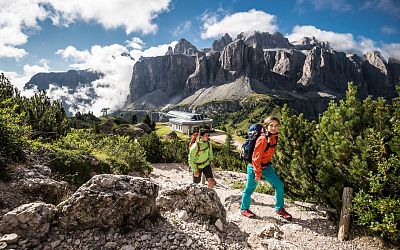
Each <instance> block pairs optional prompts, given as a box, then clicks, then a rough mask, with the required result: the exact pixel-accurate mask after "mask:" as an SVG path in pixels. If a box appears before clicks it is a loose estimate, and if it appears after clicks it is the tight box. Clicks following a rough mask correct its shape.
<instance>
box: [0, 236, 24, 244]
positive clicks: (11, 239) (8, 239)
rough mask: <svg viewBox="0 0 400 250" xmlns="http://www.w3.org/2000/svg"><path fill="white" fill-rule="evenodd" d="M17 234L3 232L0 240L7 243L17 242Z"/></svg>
mask: <svg viewBox="0 0 400 250" xmlns="http://www.w3.org/2000/svg"><path fill="white" fill-rule="evenodd" d="M18 239H19V236H18V235H17V234H5V235H3V237H1V238H0V242H5V243H7V245H11V244H14V243H17V242H18Z"/></svg>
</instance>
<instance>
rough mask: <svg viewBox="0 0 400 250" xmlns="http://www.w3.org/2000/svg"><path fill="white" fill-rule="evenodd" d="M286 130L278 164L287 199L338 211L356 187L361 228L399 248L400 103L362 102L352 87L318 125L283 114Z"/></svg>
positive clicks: (399, 100) (356, 210)
mask: <svg viewBox="0 0 400 250" xmlns="http://www.w3.org/2000/svg"><path fill="white" fill-rule="evenodd" d="M399 90H400V89H399ZM281 125H282V126H281V129H280V131H279V132H280V139H279V145H278V151H277V153H276V156H275V159H274V164H275V165H276V167H277V171H278V172H279V174H280V176H281V177H282V180H283V182H284V183H285V187H286V190H287V194H288V195H289V196H291V197H293V198H299V197H300V198H302V199H305V200H311V201H317V202H318V203H322V204H325V205H328V206H333V207H335V208H336V209H337V210H338V212H339V211H340V208H341V195H342V191H343V188H344V187H346V186H347V187H352V188H353V190H354V193H355V198H354V201H353V212H354V216H355V221H356V223H358V224H359V225H363V226H367V227H369V228H370V229H371V230H372V231H374V232H376V233H378V234H380V235H381V236H383V237H384V238H385V239H387V240H389V241H391V242H393V243H395V244H399V243H400V242H399V234H400V233H399V232H400V207H399V201H400V196H399V194H400V177H399V176H400V160H399V159H400V146H399V145H400V143H399V141H400V98H399V97H398V98H395V99H394V100H393V102H392V104H391V105H390V104H388V103H387V102H386V101H385V100H383V99H381V98H379V99H376V100H373V99H372V98H367V99H366V100H364V101H360V100H358V99H357V91H356V88H355V87H354V86H353V85H352V84H349V89H348V91H347V94H346V99H345V100H342V101H340V102H339V103H334V102H331V103H330V104H329V107H328V109H327V111H325V112H324V113H323V115H322V116H321V117H320V119H319V122H318V123H315V122H309V121H307V120H305V119H304V118H302V116H301V115H300V116H295V115H290V114H289V113H288V112H287V111H285V109H284V110H283V111H282V124H281ZM338 214H339V213H338Z"/></svg>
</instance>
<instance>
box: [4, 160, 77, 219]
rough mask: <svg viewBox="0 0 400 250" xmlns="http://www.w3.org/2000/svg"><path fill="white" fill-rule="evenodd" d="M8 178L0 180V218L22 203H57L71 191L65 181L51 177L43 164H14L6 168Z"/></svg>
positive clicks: (49, 170)
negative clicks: (5, 180) (3, 180)
mask: <svg viewBox="0 0 400 250" xmlns="http://www.w3.org/2000/svg"><path fill="white" fill-rule="evenodd" d="M7 173H8V175H9V180H8V181H7V182H1V181H0V194H1V195H0V197H1V198H0V218H1V216H3V215H4V214H5V213H7V212H9V211H10V210H12V209H14V208H16V207H18V206H21V205H23V204H27V203H31V202H37V201H41V202H44V203H49V204H53V205H57V204H58V203H59V202H60V201H61V199H63V197H66V196H68V195H69V194H70V193H71V187H70V186H69V185H68V183H67V182H65V181H57V180H54V179H52V178H51V175H52V174H51V169H50V168H49V167H47V166H44V165H39V164H37V165H32V166H23V165H15V166H10V167H8V168H7Z"/></svg>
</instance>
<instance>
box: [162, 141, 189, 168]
mask: <svg viewBox="0 0 400 250" xmlns="http://www.w3.org/2000/svg"><path fill="white" fill-rule="evenodd" d="M188 143H189V142H188V141H185V140H179V139H175V140H164V141H163V142H162V144H163V150H162V159H163V162H166V163H167V162H168V163H171V162H179V163H187V160H188V154H189V149H188Z"/></svg>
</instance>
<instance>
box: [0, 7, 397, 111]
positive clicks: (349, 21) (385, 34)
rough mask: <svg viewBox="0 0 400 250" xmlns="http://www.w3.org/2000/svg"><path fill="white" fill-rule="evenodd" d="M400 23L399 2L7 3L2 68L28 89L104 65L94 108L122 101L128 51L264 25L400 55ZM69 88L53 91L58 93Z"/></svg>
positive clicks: (1, 24) (148, 51) (2, 10)
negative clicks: (53, 76) (49, 75)
mask: <svg viewBox="0 0 400 250" xmlns="http://www.w3.org/2000/svg"><path fill="white" fill-rule="evenodd" d="M399 21H400V1H398V0H367V1H350V0H282V1H272V0H226V1H216V0H202V1H193V0H113V1H109V0H96V1H94V0H92V1H91V0H68V1H64V0H0V72H5V74H6V75H7V76H8V77H9V78H10V79H11V80H12V82H13V83H14V84H15V85H16V86H17V87H18V88H20V89H22V87H23V85H24V83H25V82H27V81H28V80H29V79H30V77H31V76H32V75H33V74H35V73H38V72H51V71H66V70H69V69H86V68H91V69H95V70H99V71H102V72H103V73H105V75H106V76H109V78H107V77H106V79H104V80H103V82H102V83H97V85H96V83H94V85H93V86H92V87H94V88H96V87H97V86H103V85H104V82H105V81H108V85H109V88H110V89H112V91H111V92H108V93H112V95H113V96H114V98H113V97H112V96H107V95H106V94H105V92H107V90H106V89H99V96H101V97H102V98H100V99H102V101H101V102H99V103H97V104H96V103H93V105H96V107H98V106H100V105H106V104H107V103H108V102H112V103H116V104H115V105H116V106H118V105H119V104H118V103H120V102H121V100H122V99H124V97H126V92H127V90H128V87H129V81H130V78H131V71H132V66H133V64H134V62H133V61H131V60H128V59H127V58H125V57H121V56H120V54H121V53H122V52H127V53H130V54H131V56H132V57H133V58H135V59H137V58H139V57H140V56H157V55H163V54H164V53H165V52H166V50H167V48H168V46H169V45H174V44H175V43H176V41H178V40H179V39H180V38H186V39H187V40H188V41H190V42H191V43H192V44H194V45H195V46H196V47H198V48H199V49H201V48H205V47H210V46H211V44H212V42H213V40H215V39H218V38H219V37H220V36H222V35H223V34H224V33H229V34H230V35H231V36H232V37H236V35H237V34H238V33H239V32H241V31H254V30H259V31H268V32H270V33H273V32H275V31H279V32H281V33H282V34H283V35H284V36H286V37H287V38H288V39H289V40H290V41H294V40H298V39H301V38H302V37H304V36H315V37H317V38H318V39H319V40H321V41H329V42H330V43H331V45H332V46H333V48H334V49H336V50H341V51H345V52H354V53H357V54H359V55H362V54H363V53H365V52H367V51H371V50H379V51H381V53H382V55H383V56H384V57H385V58H386V59H388V57H389V56H390V57H397V58H400V25H399V23H400V22H399ZM112 81H113V82H118V84H116V85H113V84H112V83H109V82H112ZM66 91H67V90H66V89H52V90H49V92H50V93H51V94H53V95H54V96H55V97H57V96H61V95H63V93H64V94H65V93H66ZM79 94H80V95H81V96H80V97H82V95H84V92H82V93H79ZM115 96H118V98H115ZM115 99H118V101H115ZM88 108H90V107H88Z"/></svg>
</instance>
